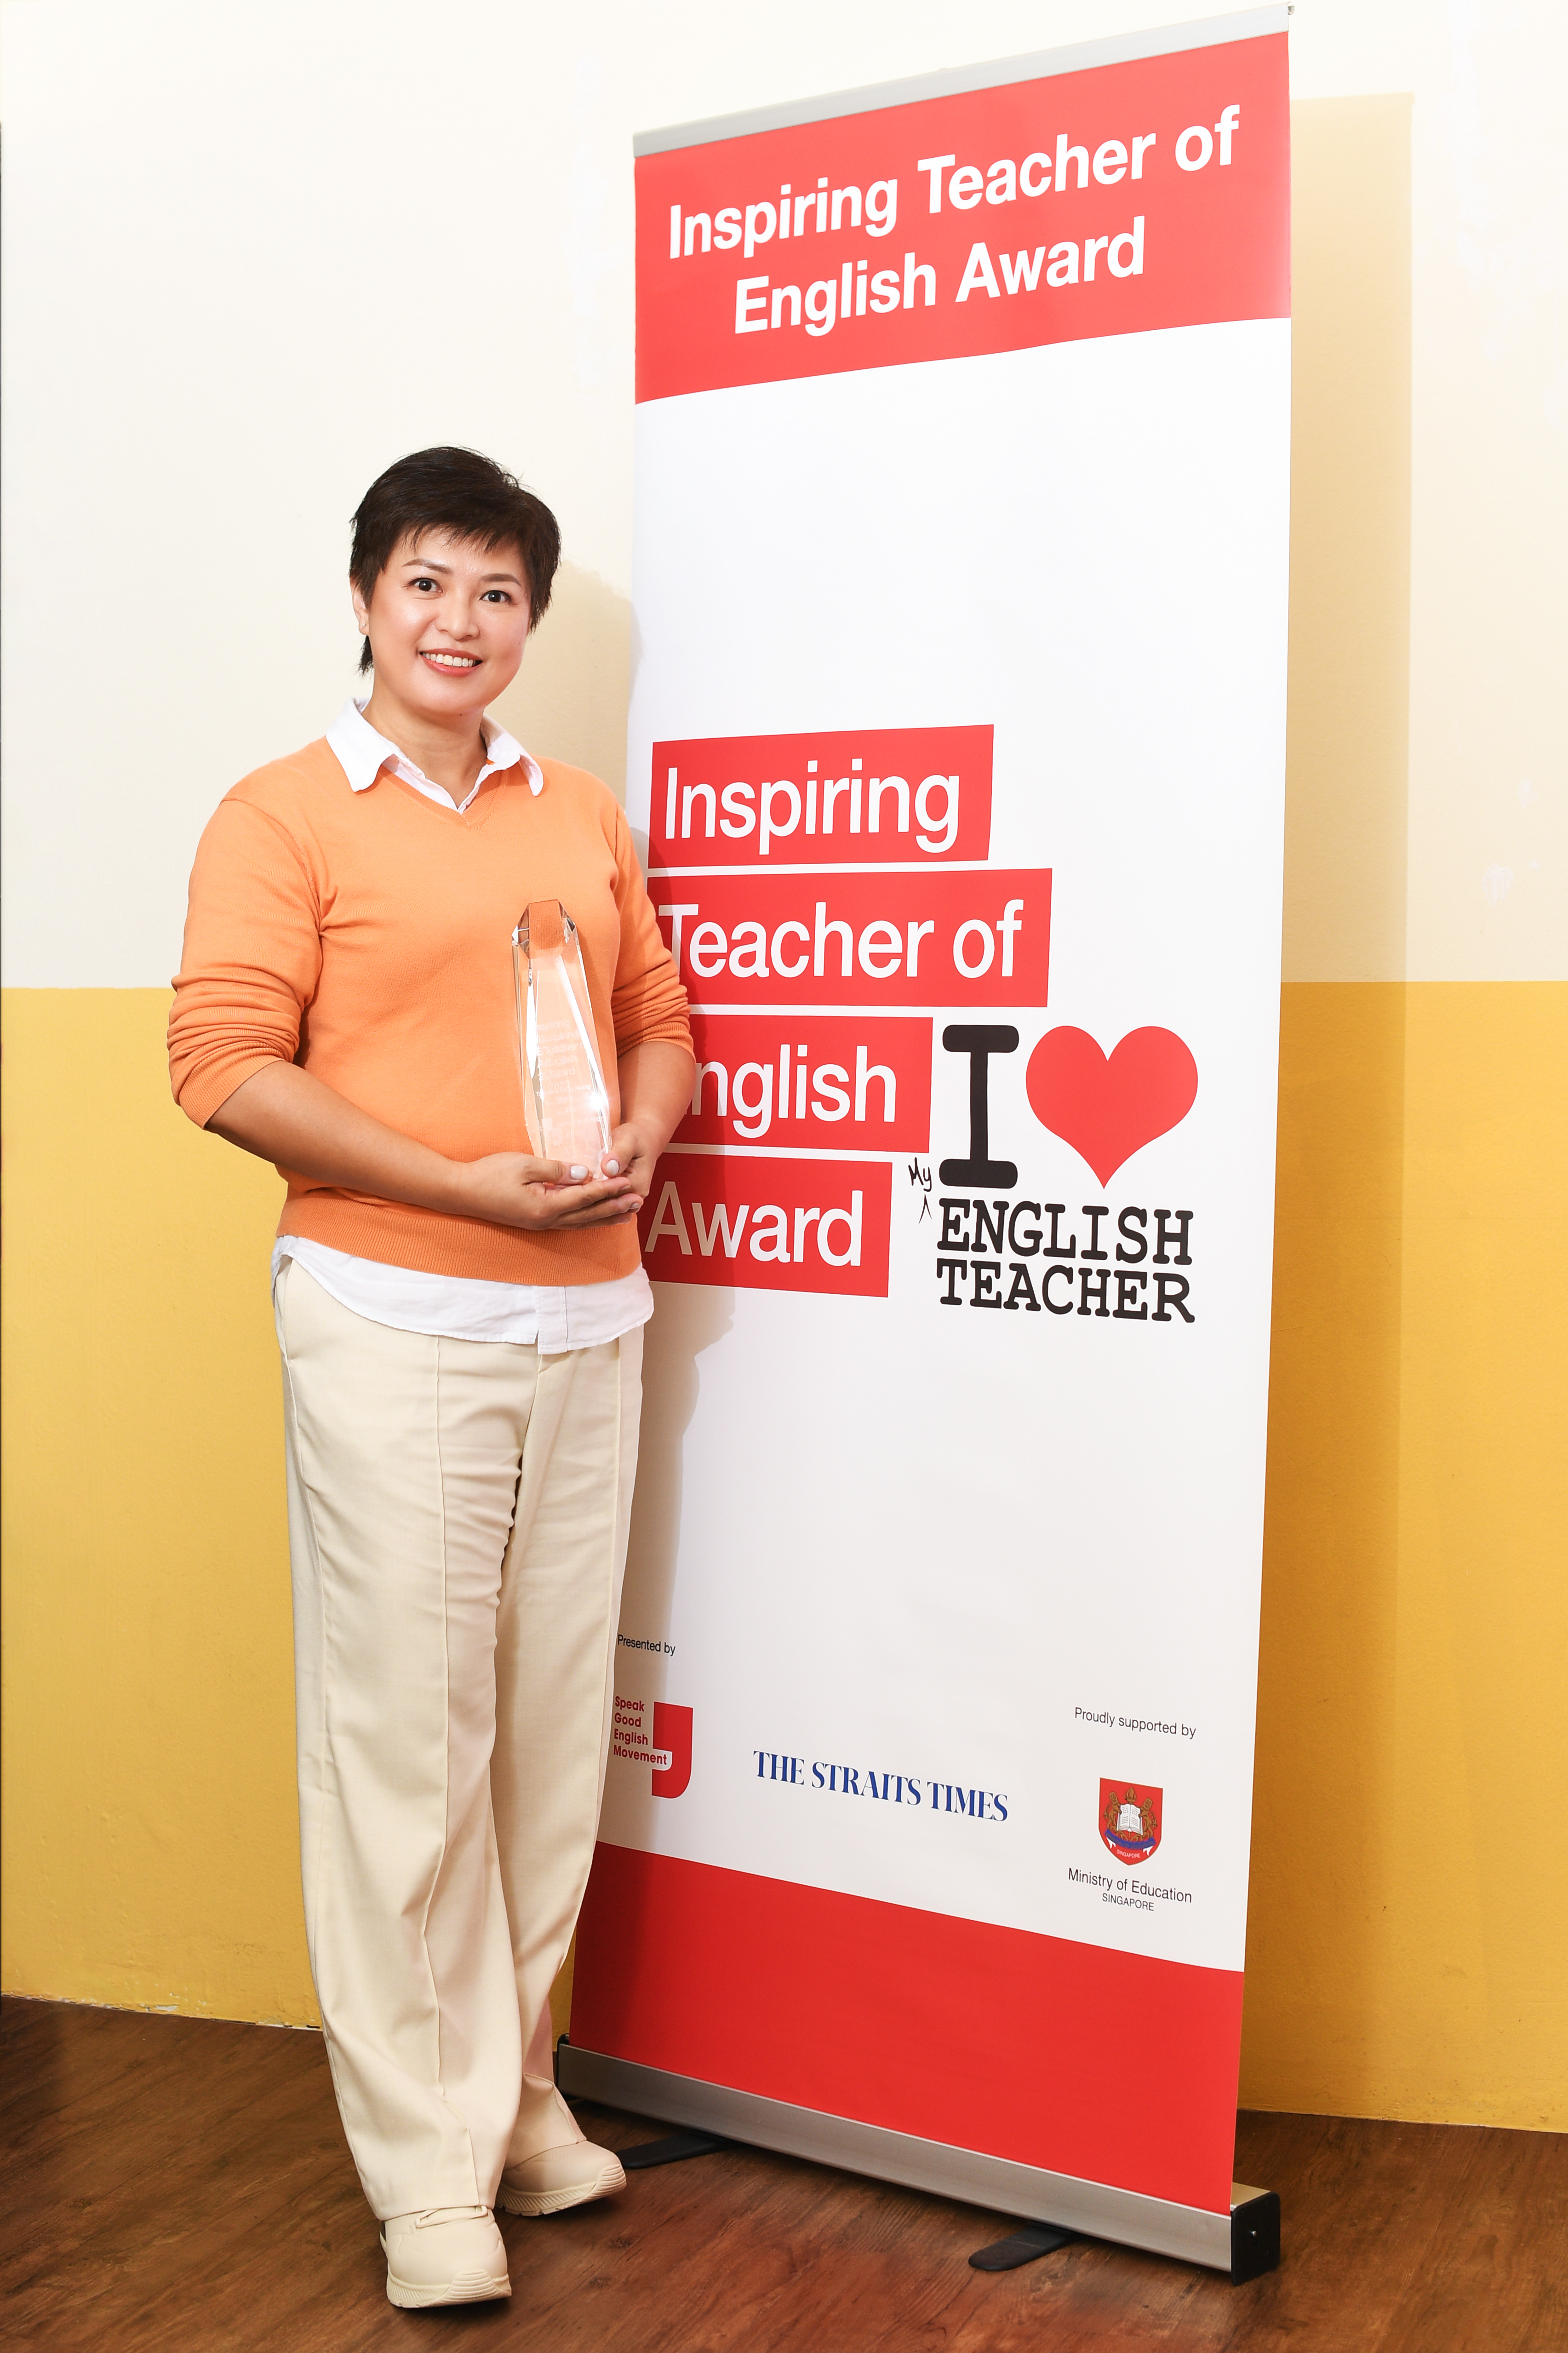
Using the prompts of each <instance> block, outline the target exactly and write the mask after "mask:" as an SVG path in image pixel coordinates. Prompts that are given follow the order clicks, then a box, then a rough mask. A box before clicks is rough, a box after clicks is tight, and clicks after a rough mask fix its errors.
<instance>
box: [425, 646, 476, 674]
mask: <svg viewBox="0 0 1568 2353" xmlns="http://www.w3.org/2000/svg"><path fill="white" fill-rule="evenodd" d="M419 659H420V660H421V661H427V662H428V663H429V664H430V667H431V669H432V670H447V671H449V672H451V673H452V674H453V675H455V676H456V675H458V674H460V673H461V672H462V671H464V670H478V668H479V656H478V654H448V653H437V652H433V651H432V650H431V649H430V648H429V647H428V646H421V647H420V649H419Z"/></svg>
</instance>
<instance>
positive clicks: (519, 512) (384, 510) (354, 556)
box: [349, 448, 561, 670]
mask: <svg viewBox="0 0 1568 2353" xmlns="http://www.w3.org/2000/svg"><path fill="white" fill-rule="evenodd" d="M353 523H354V536H353V549H352V551H351V553H350V555H349V578H350V579H351V580H352V581H353V585H354V586H355V587H356V588H357V589H358V590H359V593H360V595H361V596H363V598H364V600H365V603H366V604H367V605H368V604H369V602H370V599H371V593H372V591H373V590H374V586H375V584H376V582H377V581H378V580H379V579H380V577H381V575H382V574H383V573H384V571H385V569H386V567H387V565H389V564H390V563H391V561H392V559H393V557H394V555H395V554H396V553H397V549H398V547H399V545H400V543H402V541H403V540H404V539H405V537H407V536H408V535H409V534H410V533H420V532H424V531H449V532H450V533H452V534H453V536H454V537H455V538H458V539H466V540H470V541H472V543H474V544H475V545H476V546H478V547H512V546H515V548H516V549H517V552H518V554H519V555H520V556H521V558H522V568H523V572H524V574H525V575H526V576H527V580H528V602H529V618H530V625H531V624H532V623H533V622H534V621H537V620H538V618H539V617H540V615H541V614H542V612H543V611H544V609H545V607H547V606H548V604H549V602H550V590H551V586H552V583H553V581H554V578H555V567H556V565H558V564H559V563H560V561H561V526H560V524H559V523H558V522H556V520H555V517H554V516H553V515H552V513H551V512H550V509H549V508H548V507H547V506H546V505H545V503H544V501H543V500H542V499H536V498H535V497H534V495H533V492H532V491H525V490H524V489H523V487H522V485H521V482H520V481H519V480H518V479H517V477H516V475H515V474H509V473H508V472H507V470H506V469H505V467H504V466H498V465H497V464H496V462H495V459H493V458H486V457H484V456H482V455H481V453H480V452H479V450H478V449H457V448H440V449H416V451H415V452H414V454H413V456H412V457H411V458H399V459H398V460H397V463H396V465H395V466H388V468H387V470H386V471H385V473H384V474H380V475H378V476H377V477H376V479H375V480H374V482H373V483H372V484H371V486H370V488H369V490H368V491H366V492H365V494H364V496H363V499H361V501H360V502H359V505H358V506H357V507H356V508H355V510H354V519H353ZM359 666H360V668H361V670H369V669H370V667H371V651H370V639H369V638H366V639H365V641H364V644H363V648H362V649H361V652H360V658H359Z"/></svg>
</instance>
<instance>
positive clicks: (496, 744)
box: [327, 694, 544, 798]
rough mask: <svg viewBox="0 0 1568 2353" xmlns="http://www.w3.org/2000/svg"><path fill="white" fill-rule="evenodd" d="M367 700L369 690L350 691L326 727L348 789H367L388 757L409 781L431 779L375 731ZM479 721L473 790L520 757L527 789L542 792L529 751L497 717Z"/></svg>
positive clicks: (540, 775)
mask: <svg viewBox="0 0 1568 2353" xmlns="http://www.w3.org/2000/svg"><path fill="white" fill-rule="evenodd" d="M369 701H370V697H369V695H368V694H367V695H366V696H365V697H364V698H363V701H362V700H361V698H360V697H359V696H358V695H351V696H350V697H349V700H348V701H347V702H345V703H344V705H343V707H342V710H341V711H340V712H339V713H338V715H337V717H336V718H335V719H334V720H333V722H332V723H331V726H330V727H329V728H328V730H327V743H328V744H329V746H330V747H331V751H332V752H333V753H334V754H336V756H337V761H338V765H339V766H340V767H341V768H342V772H343V774H344V776H346V777H347V778H348V780H349V790H350V791H351V792H355V793H364V792H368V791H369V790H370V787H371V786H372V785H374V782H375V780H376V778H377V776H380V774H381V772H382V770H383V768H384V767H385V765H387V762H388V761H390V762H391V763H392V765H393V766H394V767H395V769H397V770H399V771H400V772H401V773H402V774H403V775H404V776H405V777H406V778H407V780H408V782H409V783H410V784H416V783H417V784H419V785H428V784H429V781H430V780H429V778H428V777H427V776H426V775H425V774H424V772H423V771H422V770H421V769H419V768H417V767H416V765H415V764H414V762H413V761H412V760H410V759H409V758H407V756H406V755H405V754H404V753H402V752H400V751H399V750H398V748H397V746H396V744H394V743H393V742H392V741H391V739H390V737H388V736H385V735H382V734H380V733H377V731H376V730H375V728H374V727H373V726H372V725H371V723H370V722H369V720H368V719H367V718H366V717H365V715H364V706H365V703H366V702H369ZM479 725H480V727H481V728H482V729H483V731H484V738H485V755H486V756H485V765H484V766H483V768H481V770H480V771H479V779H478V782H477V783H476V785H475V786H474V790H475V792H477V791H478V790H479V785H481V784H483V782H484V780H485V778H486V777H487V776H493V775H494V774H495V772H496V771H497V769H500V768H513V767H515V766H516V765H518V763H519V761H521V764H522V770H523V774H524V776H526V777H527V778H528V789H529V791H530V792H531V793H533V794H535V795H538V794H539V793H542V791H543V789H544V772H543V770H542V768H541V766H540V765H539V763H538V761H537V760H536V759H534V757H533V756H532V754H531V753H529V752H525V751H524V750H523V748H522V745H521V744H520V743H519V742H518V740H517V738H516V736H515V735H509V734H508V733H507V731H506V729H505V728H504V727H502V726H500V724H499V723H498V722H497V721H495V720H493V719H489V718H485V719H481V720H480V722H479ZM444 797H446V796H444ZM471 797H472V796H471V795H470V798H471Z"/></svg>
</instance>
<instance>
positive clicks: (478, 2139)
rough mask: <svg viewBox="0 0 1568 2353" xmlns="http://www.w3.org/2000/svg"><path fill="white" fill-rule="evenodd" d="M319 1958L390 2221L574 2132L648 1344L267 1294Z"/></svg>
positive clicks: (313, 1944)
mask: <svg viewBox="0 0 1568 2353" xmlns="http://www.w3.org/2000/svg"><path fill="white" fill-rule="evenodd" d="M278 1339H279V1347H280V1348H281V1350H282V1354H283V1378H284V1404H285V1418H286V1423H287V1431H288V1459H289V1552H290V1556H291V1560H292V1565H293V1586H294V1655H295V1697H296V1704H297V1712H298V1742H299V1763H300V1854H301V1862H302V1867H303V1876H304V1888H305V1926H306V1934H307V1936H308V1937H309V1940H310V1968H311V1973H312V1975H313V1977H314V1978H315V1983H316V1993H317V1998H318V2000H320V2002H321V2019H322V2023H323V2025H324V2027H325V2029H326V2041H327V2051H328V2054H329V2056H330V2059H331V2069H332V2082H333V2084H334V2086H335V2088H336V2091H337V2095H338V2106H339V2109H340V2111H341V2113H342V2120H343V2129H344V2131H345V2132H346V2134H347V2136H348V2140H349V2146H350V2147H351V2149H352V2150H353V2158H354V2162H355V2164H356V2165H357V2166H358V2168H359V2174H360V2179H361V2180H362V2182H363V2185H364V2191H365V2195H366V2197H367V2198H368V2199H369V2200H370V2203H371V2205H372V2207H373V2208H374V2211H375V2212H376V2214H377V2215H378V2216H381V2217H382V2218H385V2217H386V2216H387V2215H389V2214H405V2213H409V2212H411V2211H414V2210H415V2209H416V2208H423V2207H428V2206H460V2205H475V2204H478V2205H482V2206H489V2205H493V2203H494V2202H495V2194H496V2188H497V2185H498V2183H499V2181H500V2174H501V2168H502V2167H503V2166H504V2165H505V2164H507V2163H508V2162H509V2161H511V2160H513V2159H521V2158H525V2157H531V2156H534V2155H536V2154H537V2153H538V2152H539V2151H540V2150H541V2149H545V2148H553V2147H559V2146H560V2145H561V2144H563V2142H568V2141H573V2140H578V2139H581V2138H582V2135H581V2134H580V2133H579V2131H578V2129H577V2126H576V2124H575V2122H574V2119H573V2116H572V2115H571V2112H570V2110H569V2109H568V2108H567V2107H566V2105H565V2103H564V2102H563V2100H562V2099H561V2097H560V2095H559V2094H557V2092H556V2090H555V2087H554V2081H553V2071H552V2052H551V2031H550V2008H549V1998H550V1988H551V1984H552V1980H553V1978H554V1977H555V1974H556V1971H557V1970H558V1968H560V1966H561V1962H562V1960H563V1957H564V1956H565V1952H566V1947H567V1944H568V1942H569V1940H570V1938H571V1935H572V1930H573V1928H574V1925H575V1923H576V1918H577V1912H578V1907H579V1905H581V1903H582V1900H583V1891H584V1887H585V1885H586V1884H587V1878H588V1866H589V1863H590V1862H591V1861H592V1859H593V1850H594V1836H595V1828H596V1825H597V1822H598V1816H599V1804H600V1799H601V1798H602V1796H603V1793H604V1778H605V1756H606V1752H607V1748H608V1744H609V1726H610V1713H611V1694H612V1689H613V1683H614V1673H615V1655H616V1620H617V1618H618V1615H619V1611H620V1593H621V1577H622V1573H623V1570H624V1567H625V1564H626V1527H627V1521H628V1517H629V1514H630V1509H631V1493H632V1482H633V1478H634V1475H635V1472H636V1469H637V1418H638V1411H639V1408H640V1405H641V1396H642V1388H641V1373H642V1334H641V1332H640V1331H637V1332H631V1333H628V1334H627V1335H626V1336H625V1337H624V1338H623V1339H620V1340H612V1341H610V1342H607V1343H606V1344H605V1345H603V1346H601V1347H596V1348H582V1349H577V1350H574V1351H573V1352H572V1353H570V1354H568V1355H564V1356H540V1354H539V1351H538V1350H537V1349H536V1348H531V1347H519V1346H514V1345H509V1344H507V1343H504V1342H496V1343H489V1342H479V1341H472V1340H443V1339H430V1338H426V1337H424V1336H422V1335H419V1334H417V1333H413V1332H396V1331H393V1330H391V1329H390V1328H389V1327H388V1326H387V1325H385V1324H372V1323H369V1322H367V1321H366V1319H365V1318H364V1317H363V1316H360V1315H354V1314H351V1313H350V1311H349V1310H348V1309H347V1308H346V1307H341V1306H339V1304H338V1303H337V1302H336V1300H334V1299H332V1298H331V1297H329V1295H328V1294H327V1293H326V1292H324V1291H323V1290H322V1289H321V1285H320V1284H319V1283H317V1282H314V1281H313V1280H312V1278H311V1277H310V1275H309V1274H308V1273H307V1272H306V1271H305V1269H304V1268H303V1267H302V1266H300V1264H299V1263H298V1262H297V1261H290V1262H289V1265H288V1266H287V1267H286V1268H285V1269H284V1270H283V1271H282V1273H281V1275H280V1277H279V1284H278Z"/></svg>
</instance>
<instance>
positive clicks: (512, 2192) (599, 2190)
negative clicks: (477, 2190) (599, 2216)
mask: <svg viewBox="0 0 1568 2353" xmlns="http://www.w3.org/2000/svg"><path fill="white" fill-rule="evenodd" d="M625 2188H626V2174H625V2172H624V2170H623V2169H622V2168H621V2167H620V2166H619V2165H616V2164H611V2165H606V2166H605V2168H603V2170H602V2171H600V2172H599V2173H596V2174H595V2177H594V2179H593V2180H592V2181H574V2182H573V2183H572V2184H571V2185H570V2187H569V2188H567V2189H508V2188H507V2185H506V2183H505V2181H504V2180H503V2181H502V2183H501V2186H500V2189H499V2190H498V2191H497V2193H496V2204H497V2205H498V2206H499V2207H500V2209H501V2211H502V2212H503V2213H506V2214H531V2215H540V2214H560V2213H563V2212H564V2211H565V2209H566V2208H567V2207H568V2206H586V2205H588V2204H589V2203H590V2202H591V2201H592V2200H594V2199H595V2198H613V2197H615V2195H616V2192H617V2190H621V2189H625Z"/></svg>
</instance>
